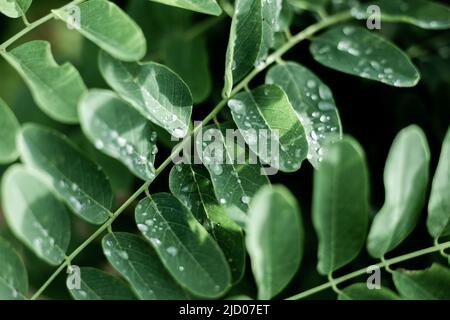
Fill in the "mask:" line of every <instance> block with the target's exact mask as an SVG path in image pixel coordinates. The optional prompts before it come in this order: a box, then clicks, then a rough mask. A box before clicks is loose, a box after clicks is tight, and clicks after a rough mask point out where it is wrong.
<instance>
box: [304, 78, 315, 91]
mask: <svg viewBox="0 0 450 320" xmlns="http://www.w3.org/2000/svg"><path fill="white" fill-rule="evenodd" d="M306 85H307V86H308V88H311V89H312V88H315V87H316V82H315V81H314V80H312V79H311V80H308V81H307V82H306Z"/></svg>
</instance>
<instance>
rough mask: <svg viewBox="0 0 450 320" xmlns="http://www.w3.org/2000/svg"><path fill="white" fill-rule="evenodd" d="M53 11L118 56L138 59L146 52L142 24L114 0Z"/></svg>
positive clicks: (128, 59) (124, 59) (95, 1)
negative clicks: (112, 0) (138, 23)
mask: <svg viewBox="0 0 450 320" xmlns="http://www.w3.org/2000/svg"><path fill="white" fill-rule="evenodd" d="M53 13H54V14H55V15H56V17H58V18H59V19H61V20H63V21H64V22H66V23H67V24H68V26H70V27H71V28H72V29H76V30H78V31H79V32H80V33H81V34H82V35H83V36H84V37H86V38H87V39H89V40H91V41H92V42H94V43H95V44H96V45H97V46H99V47H100V48H102V49H103V50H105V51H107V52H108V53H109V54H110V55H112V56H114V57H115V58H117V59H120V60H123V61H136V60H140V59H142V58H143V57H144V55H145V52H146V50H147V48H146V47H147V44H146V40H145V36H144V33H143V32H142V30H141V28H140V27H139V26H138V25H137V24H136V23H135V22H134V21H133V20H132V19H131V18H130V17H129V16H128V15H127V14H126V13H125V12H123V11H122V9H120V7H119V6H117V5H116V4H115V3H113V2H111V1H106V0H89V1H85V2H83V3H81V4H78V5H76V6H73V5H69V6H65V7H63V8H61V9H57V10H53Z"/></svg>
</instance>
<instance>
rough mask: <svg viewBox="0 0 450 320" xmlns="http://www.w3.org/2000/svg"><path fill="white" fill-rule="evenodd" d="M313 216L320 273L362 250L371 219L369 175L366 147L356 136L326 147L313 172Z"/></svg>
mask: <svg viewBox="0 0 450 320" xmlns="http://www.w3.org/2000/svg"><path fill="white" fill-rule="evenodd" d="M312 218H313V224H314V228H315V230H316V232H317V235H318V237H319V249H318V259H319V261H318V264H317V270H318V271H319V273H320V274H323V275H326V274H329V273H331V272H333V271H335V270H337V269H339V268H341V267H343V266H345V265H346V264H347V263H349V262H350V261H352V260H353V259H354V258H355V257H356V256H357V255H358V253H359V252H360V251H361V249H362V247H363V245H364V242H365V238H366V234H367V226H368V223H369V177H368V172H367V163H366V158H365V155H364V150H363V149H362V148H361V146H360V145H359V144H358V142H356V141H355V140H354V139H353V138H350V137H344V139H343V140H342V141H339V142H336V143H335V144H332V145H330V146H329V147H327V148H326V149H325V152H324V155H323V160H322V162H321V163H320V165H319V169H318V170H317V171H316V172H315V173H314V192H313V206H312Z"/></svg>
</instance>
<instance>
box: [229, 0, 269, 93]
mask: <svg viewBox="0 0 450 320" xmlns="http://www.w3.org/2000/svg"><path fill="white" fill-rule="evenodd" d="M262 25H263V18H262V1H261V0H236V3H235V7H234V15H233V20H232V22H231V29H230V38H229V40H228V48H227V55H226V61H225V86H224V88H223V94H224V95H225V96H227V97H229V96H230V94H231V90H232V89H233V84H235V83H236V82H238V81H239V80H241V79H242V78H243V77H244V76H245V75H246V74H247V73H248V72H249V71H250V70H251V69H252V67H253V65H254V64H255V63H256V61H257V58H258V56H259V50H260V47H261V45H262V41H263V26H262Z"/></svg>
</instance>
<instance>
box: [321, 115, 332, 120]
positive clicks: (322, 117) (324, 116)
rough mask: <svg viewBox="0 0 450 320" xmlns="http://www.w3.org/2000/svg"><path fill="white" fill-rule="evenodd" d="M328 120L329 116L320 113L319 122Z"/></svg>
mask: <svg viewBox="0 0 450 320" xmlns="http://www.w3.org/2000/svg"><path fill="white" fill-rule="evenodd" d="M328 121H330V116H327V115H322V116H321V117H320V122H328Z"/></svg>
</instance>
